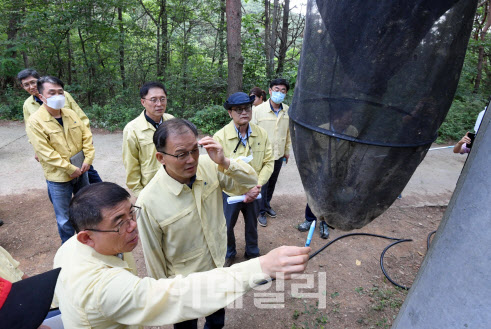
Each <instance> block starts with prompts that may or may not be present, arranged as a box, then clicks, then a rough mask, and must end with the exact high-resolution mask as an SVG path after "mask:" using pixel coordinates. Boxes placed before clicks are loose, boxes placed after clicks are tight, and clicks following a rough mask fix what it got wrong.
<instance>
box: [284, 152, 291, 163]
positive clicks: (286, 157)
mask: <svg viewBox="0 0 491 329" xmlns="http://www.w3.org/2000/svg"><path fill="white" fill-rule="evenodd" d="M283 156H284V157H285V159H286V164H288V159H290V155H289V154H288V155H286V154H285V155H283Z"/></svg>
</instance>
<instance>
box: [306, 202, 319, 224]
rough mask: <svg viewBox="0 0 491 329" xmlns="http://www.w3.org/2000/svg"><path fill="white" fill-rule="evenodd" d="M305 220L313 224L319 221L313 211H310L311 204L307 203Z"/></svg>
mask: <svg viewBox="0 0 491 329" xmlns="http://www.w3.org/2000/svg"><path fill="white" fill-rule="evenodd" d="M305 219H306V220H307V221H308V222H313V221H314V220H317V217H315V215H314V213H313V212H312V210H310V207H309V204H308V203H307V205H306V206H305Z"/></svg>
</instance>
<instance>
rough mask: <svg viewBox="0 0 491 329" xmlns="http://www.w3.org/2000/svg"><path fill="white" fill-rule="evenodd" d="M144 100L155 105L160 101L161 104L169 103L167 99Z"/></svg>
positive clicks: (153, 98)
mask: <svg viewBox="0 0 491 329" xmlns="http://www.w3.org/2000/svg"><path fill="white" fill-rule="evenodd" d="M143 99H145V100H147V101H149V102H150V103H153V104H157V102H159V101H160V104H162V103H165V102H167V98H166V97H160V98H156V97H152V98H143Z"/></svg>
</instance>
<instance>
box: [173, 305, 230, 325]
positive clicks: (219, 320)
mask: <svg viewBox="0 0 491 329" xmlns="http://www.w3.org/2000/svg"><path fill="white" fill-rule="evenodd" d="M205 319H206V322H205V326H204V327H203V328H204V329H221V328H223V326H225V309H224V308H222V309H219V310H218V311H216V312H215V313H213V314H210V315H208V316H207V317H205ZM197 328H198V319H194V320H188V321H184V322H179V323H176V324H174V329H197Z"/></svg>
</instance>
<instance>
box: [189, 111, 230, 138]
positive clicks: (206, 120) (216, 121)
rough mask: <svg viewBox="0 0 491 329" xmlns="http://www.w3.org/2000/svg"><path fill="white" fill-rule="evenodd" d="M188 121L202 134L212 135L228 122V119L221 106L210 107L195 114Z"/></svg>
mask: <svg viewBox="0 0 491 329" xmlns="http://www.w3.org/2000/svg"><path fill="white" fill-rule="evenodd" d="M189 120H190V121H191V122H192V123H194V124H195V125H196V126H197V127H198V129H200V130H201V132H202V133H204V134H209V135H213V134H214V133H215V132H217V131H218V130H220V129H221V128H222V127H223V126H225V125H226V124H227V123H229V122H230V117H229V116H228V112H227V111H226V110H225V109H224V108H223V106H218V105H211V106H207V107H205V108H204V109H202V110H199V111H198V112H196V114H195V115H194V116H193V117H191V118H190V119H189Z"/></svg>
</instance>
